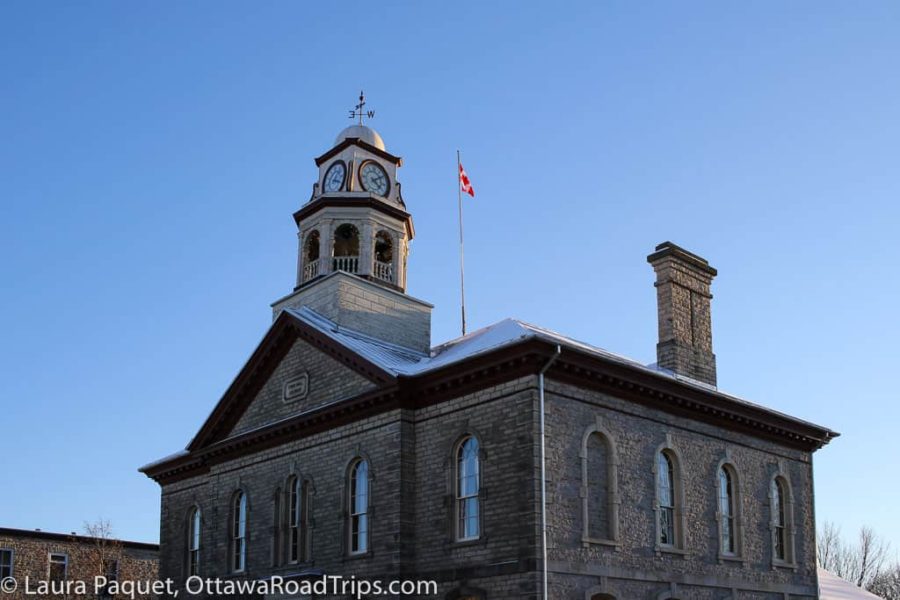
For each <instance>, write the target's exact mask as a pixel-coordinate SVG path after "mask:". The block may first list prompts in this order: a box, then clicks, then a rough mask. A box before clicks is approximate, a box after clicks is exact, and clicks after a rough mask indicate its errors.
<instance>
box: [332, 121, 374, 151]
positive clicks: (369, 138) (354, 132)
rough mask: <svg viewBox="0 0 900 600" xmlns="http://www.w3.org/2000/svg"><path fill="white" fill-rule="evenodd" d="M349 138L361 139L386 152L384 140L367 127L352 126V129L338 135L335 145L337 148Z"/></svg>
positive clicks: (349, 128) (348, 128)
mask: <svg viewBox="0 0 900 600" xmlns="http://www.w3.org/2000/svg"><path fill="white" fill-rule="evenodd" d="M347 138H359V139H361V140H362V141H364V142H366V143H367V144H371V145H373V146H375V147H376V148H378V149H379V150H384V140H382V139H381V136H380V135H378V132H377V131H375V130H374V129H372V128H371V127H366V126H365V125H351V126H350V127H347V128H346V129H344V130H343V131H341V132H340V133H339V134H338V136H337V138H336V139H335V140H334V145H335V146H337V145H338V144H340V143H341V142H343V141H344V140H346V139H347Z"/></svg>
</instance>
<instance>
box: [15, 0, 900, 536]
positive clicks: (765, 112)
mask: <svg viewBox="0 0 900 600" xmlns="http://www.w3.org/2000/svg"><path fill="white" fill-rule="evenodd" d="M898 31H900V5H898V4H897V3H896V2H875V1H873V2H865V3H848V2H823V1H820V0H816V1H796V2H781V1H771V2H749V3H748V2H743V3H738V2H727V3H726V2H718V1H715V2H691V3H685V2H659V3H657V2H640V3H637V2H584V3H581V4H577V3H547V2H542V3H524V2H496V3H487V2H473V3H467V2H453V3H443V5H439V4H438V3H424V2H410V3H397V2H365V3H362V2H360V3H356V2H335V3H325V2H318V3H308V2H245V3H234V2H178V3H175V2H169V3H160V2H154V3H147V2H144V3H136V2H129V3H122V2H79V3H71V2H55V3H53V2H11V1H9V0H7V1H6V2H3V3H2V5H0V73H2V78H0V86H2V90H0V202H2V204H0V251H2V256H3V260H2V261H0V281H2V293H0V332H2V338H0V339H2V344H0V369H2V377H0V403H2V404H0V419H2V420H0V436H2V437H0V457H2V459H0V464H2V468H3V482H4V483H3V485H2V489H3V492H4V493H2V494H0V525H5V526H15V527H23V528H34V527H40V528H43V529H45V530H59V531H70V530H73V529H80V527H81V525H82V522H83V521H85V520H93V519H96V518H97V517H100V516H102V517H105V518H108V519H110V520H111V521H112V522H113V525H114V527H115V529H116V531H117V533H118V534H119V535H121V536H124V537H127V538H134V539H140V540H155V539H157V535H158V518H159V512H158V502H159V500H158V496H159V492H158V487H157V485H156V484H155V483H154V482H152V481H150V480H149V479H146V478H145V477H144V476H143V475H141V474H139V473H138V472H137V468H138V467H139V466H141V465H143V464H145V463H147V462H150V461H152V460H154V459H157V458H159V457H161V456H163V455H166V454H169V453H171V452H173V451H176V450H178V449H180V448H183V447H184V446H185V444H186V443H187V442H188V441H189V440H190V438H191V437H192V435H193V434H194V433H195V432H196V430H197V429H198V428H199V426H200V425H201V423H202V422H203V420H204V419H205V417H206V416H207V414H208V413H209V411H210V410H211V409H212V407H213V406H214V404H215V403H216V401H217V400H218V398H219V397H220V395H221V393H222V392H223V391H224V390H225V388H226V387H227V385H228V384H229V383H230V381H231V379H232V378H233V377H234V375H235V374H236V373H237V371H238V369H239V368H240V367H241V365H242V364H243V362H244V361H245V360H246V358H247V357H248V356H249V354H250V352H251V351H252V350H253V348H254V346H255V345H256V343H257V342H258V341H259V339H260V338H261V336H262V335H263V333H264V332H265V330H266V327H267V326H268V324H269V322H270V312H269V308H268V305H269V303H270V302H271V301H273V300H274V299H276V298H278V297H280V296H281V295H283V294H285V293H287V292H289V291H290V290H291V288H292V284H293V278H294V274H295V252H296V248H295V244H296V233H295V226H294V224H293V221H292V219H291V213H292V212H293V211H294V210H296V209H297V208H298V207H299V206H300V205H301V204H302V203H303V202H305V201H306V200H307V199H308V197H309V194H310V191H311V185H312V183H313V181H314V179H315V176H316V169H315V166H314V164H313V162H312V158H313V157H314V156H317V155H319V154H320V153H322V152H323V151H325V150H326V149H328V148H329V147H330V145H331V143H332V140H333V138H334V135H335V134H336V133H337V131H339V130H340V129H341V128H342V127H344V126H345V125H347V124H348V123H349V121H348V119H347V117H346V114H347V113H346V111H347V109H349V108H351V107H352V105H353V103H354V101H355V100H356V95H357V94H358V91H359V89H360V88H364V89H365V90H366V94H367V97H368V98H369V100H370V107H372V108H374V109H375V110H376V111H377V117H376V119H375V121H374V122H373V124H374V125H375V126H376V128H377V129H378V130H379V131H380V132H381V134H382V135H383V137H384V139H385V141H386V143H387V145H388V149H389V150H390V151H392V152H394V153H395V154H399V155H401V156H403V157H404V159H405V161H404V167H403V169H402V170H401V180H402V182H403V191H404V197H405V198H406V201H407V203H408V206H409V208H410V210H411V211H412V213H413V214H414V217H415V220H416V227H417V234H418V235H417V238H416V240H415V241H414V242H413V249H412V255H411V258H410V261H411V263H410V274H409V284H410V285H409V288H410V290H409V291H410V293H412V294H413V295H416V296H418V297H421V298H424V299H427V300H429V301H431V302H434V303H435V304H436V309H435V313H434V339H435V340H436V341H443V340H446V339H448V338H450V337H453V336H455V335H456V332H457V328H458V323H457V314H458V304H457V294H458V288H457V276H458V274H457V246H456V235H457V232H456V221H455V218H456V212H455V211H456V191H455V183H454V182H455V167H456V165H455V164H454V162H455V160H456V157H455V150H456V148H457V147H459V148H460V149H461V150H462V152H463V163H464V164H465V166H466V168H467V170H468V172H469V174H470V176H471V178H472V181H473V183H474V185H475V188H476V191H477V198H476V199H475V200H474V201H470V202H468V203H467V208H466V211H467V213H466V218H467V221H466V226H467V246H466V251H467V261H468V264H467V266H468V270H467V286H468V291H469V300H470V306H469V312H470V318H471V322H472V324H473V325H475V326H483V325H486V324H489V323H491V322H494V321H496V320H499V319H502V318H504V317H507V316H514V317H518V318H521V319H524V320H528V321H531V322H534V323H538V324H541V325H543V326H546V327H550V328H553V329H556V330H558V331H561V332H563V333H566V334H569V335H572V336H575V337H577V338H579V339H583V340H585V341H588V342H591V343H594V344H597V345H599V346H602V347H604V348H607V349H610V350H613V351H616V352H619V353H622V354H625V355H629V356H632V357H634V358H636V359H638V360H641V361H644V362H648V363H649V362H653V361H654V360H655V350H654V348H655V342H656V311H655V295H654V288H653V285H652V281H653V274H652V270H651V268H650V266H649V265H647V264H646V262H645V256H646V255H647V254H648V253H649V252H650V251H651V250H652V249H653V247H654V245H655V244H656V243H658V242H661V241H663V240H667V239H671V240H672V241H675V242H676V243H679V244H681V245H684V246H686V247H688V248H689V249H691V250H694V251H695V252H698V253H700V254H702V255H703V256H706V257H707V258H709V260H710V262H711V263H712V264H713V265H714V266H715V267H717V268H718V269H719V272H720V275H719V278H718V279H717V280H716V282H715V287H714V292H715V300H714V305H713V318H714V336H715V337H714V343H715V351H716V353H717V355H718V360H719V382H720V386H721V387H722V388H723V389H725V390H727V391H730V392H733V393H736V394H739V395H741V396H744V397H746V398H748V399H751V400H754V401H756V402H759V403H762V404H765V405H767V406H770V407H773V408H776V409H778V410H781V411H785V412H788V413H791V414H794V415H797V416H800V417H803V418H806V419H810V420H812V421H815V422H818V423H821V424H824V425H827V426H829V427H831V428H833V429H836V430H838V431H840V432H842V433H843V436H842V437H841V438H839V439H838V440H836V441H835V442H834V443H833V444H832V445H830V446H828V447H826V448H825V449H824V450H822V451H821V452H819V453H818V454H816V456H815V461H816V486H817V487H816V495H817V501H818V518H819V520H820V521H822V520H825V519H828V520H833V521H835V522H837V523H840V524H842V525H843V526H844V528H845V531H850V530H853V529H855V528H856V527H858V526H859V525H861V524H863V523H868V524H871V525H873V526H875V527H876V528H877V529H878V530H880V531H881V532H883V533H884V534H885V535H886V536H888V537H890V538H891V539H892V540H893V542H894V544H895V547H896V546H900V520H898V517H897V510H896V507H895V506H894V505H895V504H896V499H897V498H898V497H900V478H898V477H896V476H895V474H894V472H893V471H892V470H891V469H892V468H893V467H892V466H891V465H893V464H894V463H895V462H896V460H895V456H896V453H897V451H896V443H895V442H894V441H893V440H895V439H896V435H897V424H898V421H900V419H898V416H900V410H898V401H900V399H898V393H897V390H896V387H895V385H894V384H895V379H896V371H897V357H898V350H897V340H898V338H900V325H898V316H897V315H898V313H897V298H898V297H900V276H898V264H900V252H898V234H897V232H898V225H900V210H898V207H897V206H898V198H900V171H898V158H900V69H898V59H900V36H898V35H897V32H898ZM861 490H862V491H861Z"/></svg>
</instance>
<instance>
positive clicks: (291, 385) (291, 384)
mask: <svg viewBox="0 0 900 600" xmlns="http://www.w3.org/2000/svg"><path fill="white" fill-rule="evenodd" d="M308 392H309V374H308V373H302V374H300V375H297V376H296V377H291V378H290V379H288V380H287V381H285V382H284V395H283V398H284V401H285V402H293V401H294V400H302V399H303V398H306V394H307V393H308Z"/></svg>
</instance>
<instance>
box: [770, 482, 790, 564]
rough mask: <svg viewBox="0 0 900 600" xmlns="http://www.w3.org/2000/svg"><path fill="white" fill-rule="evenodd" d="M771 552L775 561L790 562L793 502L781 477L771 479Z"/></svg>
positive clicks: (788, 489)
mask: <svg viewBox="0 0 900 600" xmlns="http://www.w3.org/2000/svg"><path fill="white" fill-rule="evenodd" d="M770 495H771V502H772V545H773V548H772V554H773V557H774V559H775V561H776V562H783V563H792V562H793V560H794V556H793V550H794V547H793V546H794V544H793V539H791V536H792V535H793V531H792V517H793V515H792V510H793V504H792V499H791V491H790V488H789V486H788V484H787V481H786V480H785V479H784V478H783V477H781V476H778V477H775V478H774V479H772V490H771V492H770Z"/></svg>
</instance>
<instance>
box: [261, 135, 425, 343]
mask: <svg viewBox="0 0 900 600" xmlns="http://www.w3.org/2000/svg"><path fill="white" fill-rule="evenodd" d="M315 163H316V166H317V167H318V177H317V179H316V182H315V183H314V184H313V191H312V196H311V197H310V199H309V201H308V202H307V203H306V204H304V205H303V206H302V207H300V209H299V210H298V211H297V212H295V213H294V222H295V223H296V224H297V229H298V233H297V235H298V241H299V245H298V253H297V274H296V282H295V286H294V291H293V293H292V294H290V295H288V296H286V297H284V298H282V299H280V300H278V301H276V302H275V303H274V304H273V305H272V308H273V312H274V315H273V316H274V317H276V318H277V316H278V314H279V313H280V312H281V311H282V310H284V309H285V308H288V307H290V308H295V309H300V308H302V307H307V308H308V309H312V310H313V311H315V312H317V313H318V314H319V315H321V316H324V317H326V318H328V319H330V320H332V321H334V322H335V323H336V324H337V325H342V326H344V327H347V328H351V329H356V330H357V331H360V332H361V333H365V334H368V335H371V336H373V337H375V338H377V339H380V340H382V341H385V342H389V343H394V344H398V345H400V346H404V347H407V348H411V349H414V350H418V351H420V352H424V353H427V352H428V351H429V350H430V343H431V331H430V330H431V308H432V306H431V305H430V304H428V303H426V302H423V301H421V300H418V299H416V298H413V297H411V296H409V295H407V294H406V265H407V258H408V256H409V243H410V241H412V239H413V237H414V235H415V230H414V228H413V220H412V216H411V215H410V214H409V213H408V212H407V210H406V203H405V202H404V201H403V196H402V194H401V186H400V182H399V181H397V169H398V168H399V167H400V166H401V165H402V164H403V163H402V159H401V158H400V157H399V156H394V155H393V154H391V153H389V152H388V151H387V150H386V149H385V145H384V141H383V140H382V139H381V136H380V135H378V132H376V131H375V130H374V129H372V128H371V127H368V126H366V125H362V124H358V125H351V126H350V127H347V128H345V129H344V130H343V131H341V132H340V133H339V134H338V136H337V138H336V139H335V141H334V145H333V147H332V148H331V149H330V150H328V151H327V152H325V153H324V154H322V155H321V156H319V157H318V158H316V159H315Z"/></svg>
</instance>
